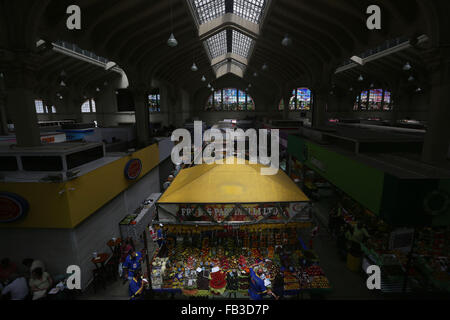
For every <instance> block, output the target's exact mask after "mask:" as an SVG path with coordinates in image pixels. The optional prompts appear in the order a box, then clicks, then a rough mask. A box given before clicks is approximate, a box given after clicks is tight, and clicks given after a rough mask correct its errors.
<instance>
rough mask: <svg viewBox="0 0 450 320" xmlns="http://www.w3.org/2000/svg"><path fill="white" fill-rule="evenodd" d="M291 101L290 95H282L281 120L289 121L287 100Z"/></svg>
mask: <svg viewBox="0 0 450 320" xmlns="http://www.w3.org/2000/svg"><path fill="white" fill-rule="evenodd" d="M290 99H291V95H290V94H284V95H283V103H284V110H283V120H288V119H289V100H290Z"/></svg>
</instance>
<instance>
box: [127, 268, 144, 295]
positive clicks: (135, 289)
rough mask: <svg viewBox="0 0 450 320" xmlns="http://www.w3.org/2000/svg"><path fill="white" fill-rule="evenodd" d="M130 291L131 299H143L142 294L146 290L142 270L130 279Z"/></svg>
mask: <svg viewBox="0 0 450 320" xmlns="http://www.w3.org/2000/svg"><path fill="white" fill-rule="evenodd" d="M128 292H129V295H130V300H140V299H142V294H143V292H144V284H143V281H142V279H141V273H140V271H137V272H136V273H135V275H134V276H133V278H132V279H131V280H130V284H129V286H128Z"/></svg>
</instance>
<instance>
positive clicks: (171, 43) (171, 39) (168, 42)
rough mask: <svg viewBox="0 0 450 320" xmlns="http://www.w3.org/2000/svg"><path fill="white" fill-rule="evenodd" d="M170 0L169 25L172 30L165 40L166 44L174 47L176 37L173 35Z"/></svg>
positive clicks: (176, 43)
mask: <svg viewBox="0 0 450 320" xmlns="http://www.w3.org/2000/svg"><path fill="white" fill-rule="evenodd" d="M169 1H170V2H169V3H170V26H171V29H172V32H171V34H170V37H169V40H167V45H168V46H169V47H171V48H173V47H176V46H177V45H178V41H177V39H175V36H174V35H173V17H172V0H169Z"/></svg>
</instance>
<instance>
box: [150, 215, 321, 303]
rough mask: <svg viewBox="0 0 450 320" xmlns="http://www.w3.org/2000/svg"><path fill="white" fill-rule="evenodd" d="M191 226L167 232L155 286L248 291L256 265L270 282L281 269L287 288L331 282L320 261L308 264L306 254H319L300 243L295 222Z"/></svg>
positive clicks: (293, 289) (154, 268) (216, 291)
mask: <svg viewBox="0 0 450 320" xmlns="http://www.w3.org/2000/svg"><path fill="white" fill-rule="evenodd" d="M191 229H194V230H189V229H188V228H184V229H180V228H178V229H173V230H172V232H170V231H169V232H168V234H167V246H168V250H166V253H165V254H166V255H167V256H165V257H161V256H159V254H160V252H159V251H158V252H157V256H156V257H154V259H153V261H152V287H153V289H155V290H158V289H180V290H182V292H195V290H200V291H202V292H205V291H207V292H209V294H216V295H221V294H223V293H224V292H225V291H226V290H228V291H239V292H240V293H242V294H245V293H247V292H248V289H249V286H250V269H251V268H254V267H255V266H256V265H258V266H259V267H260V268H261V270H262V275H261V278H262V279H267V280H269V281H270V282H271V283H273V282H274V279H275V277H276V276H277V275H282V276H283V277H282V278H281V279H282V280H281V281H283V279H284V289H285V290H287V291H289V292H297V291H298V290H302V289H311V288H314V285H317V288H329V284H328V285H326V284H327V283H328V280H326V278H325V277H324V273H323V270H322V269H321V268H320V267H319V266H318V265H317V261H315V262H312V261H311V262H309V263H308V264H305V260H307V259H308V257H311V256H312V257H313V258H314V259H315V258H317V257H316V256H315V255H314V254H313V253H311V252H309V251H303V250H302V249H301V246H300V243H299V242H298V241H297V240H296V239H297V238H298V237H297V229H296V228H294V226H293V225H289V224H288V225H285V226H284V229H283V228H281V227H280V228H275V227H272V228H268V227H260V226H253V227H252V228H248V230H244V231H243V230H233V229H226V228H223V227H222V229H217V228H216V227H211V229H207V228H205V227H202V228H201V230H200V232H199V230H196V228H194V227H191ZM175 230H176V232H175ZM277 243H280V245H279V246H278V247H276V244H277ZM319 280H320V281H319ZM325 280H326V281H325ZM269 287H270V285H269Z"/></svg>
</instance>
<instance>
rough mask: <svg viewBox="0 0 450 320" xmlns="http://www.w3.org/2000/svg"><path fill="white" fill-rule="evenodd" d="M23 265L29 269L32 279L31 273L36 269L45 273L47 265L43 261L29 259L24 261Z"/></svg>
mask: <svg viewBox="0 0 450 320" xmlns="http://www.w3.org/2000/svg"><path fill="white" fill-rule="evenodd" d="M22 264H23V265H24V266H25V267H26V268H27V269H28V273H29V275H30V277H31V273H32V272H33V270H34V269H36V268H41V269H42V271H43V272H45V264H44V263H43V262H42V261H41V260H36V259H32V258H27V259H24V260H23V261H22Z"/></svg>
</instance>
